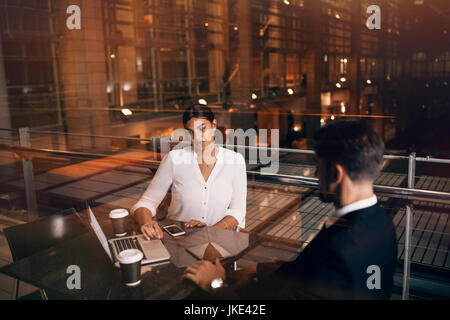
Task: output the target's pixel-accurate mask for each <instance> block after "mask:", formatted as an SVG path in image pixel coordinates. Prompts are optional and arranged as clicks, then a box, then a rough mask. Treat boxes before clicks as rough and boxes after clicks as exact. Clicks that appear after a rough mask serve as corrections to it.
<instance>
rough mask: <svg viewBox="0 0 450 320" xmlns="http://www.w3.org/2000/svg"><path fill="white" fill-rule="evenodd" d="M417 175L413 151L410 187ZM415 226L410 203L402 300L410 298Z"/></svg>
mask: <svg viewBox="0 0 450 320" xmlns="http://www.w3.org/2000/svg"><path fill="white" fill-rule="evenodd" d="M415 177H416V153H415V152H412V153H411V154H410V155H409V159H408V188H409V189H411V188H414V180H415ZM412 226H413V208H412V205H411V204H410V203H408V204H407V205H406V226H405V227H406V230H405V236H406V237H405V254H404V258H403V290H402V300H408V299H409V281H410V272H411V237H412Z"/></svg>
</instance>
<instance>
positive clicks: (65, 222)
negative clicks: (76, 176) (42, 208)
mask: <svg viewBox="0 0 450 320" xmlns="http://www.w3.org/2000/svg"><path fill="white" fill-rule="evenodd" d="M86 232H88V228H87V227H86V226H85V225H84V223H83V222H82V220H81V219H80V217H79V216H78V213H77V212H76V210H75V209H74V208H70V209H66V210H63V211H60V212H58V213H56V214H53V215H51V216H48V217H45V218H41V219H38V220H35V221H32V222H29V223H26V224H22V225H17V226H14V227H9V228H6V229H4V230H3V233H4V235H5V237H6V239H7V241H8V245H9V248H10V250H11V255H12V258H13V261H14V262H16V261H19V260H21V259H23V258H26V257H28V256H31V255H33V254H35V253H37V252H39V251H43V250H46V249H49V248H51V247H53V246H55V245H58V244H60V243H62V242H64V241H67V240H69V239H72V238H74V237H77V236H79V235H81V234H84V233H86ZM14 291H15V298H16V299H18V298H19V280H17V279H16V280H15V289H14ZM39 293H40V297H39ZM21 299H22V300H32V299H43V300H47V299H48V294H47V292H45V291H44V290H42V289H41V290H39V291H35V292H33V293H31V294H29V295H27V296H25V297H23V298H21Z"/></svg>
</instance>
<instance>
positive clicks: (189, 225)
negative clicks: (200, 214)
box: [184, 220, 206, 228]
mask: <svg viewBox="0 0 450 320" xmlns="http://www.w3.org/2000/svg"><path fill="white" fill-rule="evenodd" d="M204 226H206V223H203V222H201V221H198V220H189V221H188V222H186V223H185V224H184V227H185V228H200V227H204Z"/></svg>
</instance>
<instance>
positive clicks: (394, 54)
mask: <svg viewBox="0 0 450 320" xmlns="http://www.w3.org/2000/svg"><path fill="white" fill-rule="evenodd" d="M77 3H78V5H80V6H81V30H68V28H67V27H66V20H67V19H68V18H69V17H70V14H67V13H66V9H67V7H68V6H69V5H72V4H77ZM373 4H376V5H379V6H380V8H381V29H380V30H376V29H374V30H369V29H368V28H367V27H366V20H367V19H368V18H369V16H370V14H368V13H367V12H366V10H367V8H368V7H369V5H373ZM0 16H1V20H0V21H1V28H0V30H1V31H0V34H1V41H0V42H1V46H2V47H1V50H0V60H1V61H2V63H1V64H2V68H0V94H1V97H2V98H1V99H2V100H1V101H0V106H1V114H2V116H1V121H2V122H1V127H3V128H20V127H32V128H46V129H50V128H51V129H52V130H53V129H55V130H60V131H63V132H68V133H87V134H110V133H112V132H114V134H115V135H120V136H126V137H140V138H148V137H152V136H155V135H161V134H170V132H171V130H172V129H173V128H175V127H179V125H180V123H179V122H177V120H176V119H177V118H176V117H174V118H173V119H172V118H171V117H170V116H172V115H178V114H179V112H180V111H181V110H183V109H184V108H185V107H186V106H187V105H189V104H192V103H193V102H199V100H200V99H201V100H200V102H203V103H207V104H208V105H209V106H211V107H213V108H215V109H216V110H217V113H218V114H220V117H219V120H221V121H219V124H220V125H221V126H224V127H227V128H243V129H248V128H266V129H270V128H279V129H280V130H281V132H280V143H281V145H282V146H295V147H296V148H306V147H307V146H308V139H309V138H311V135H312V133H313V132H314V131H315V130H316V129H317V128H318V127H319V126H321V125H324V124H326V123H328V122H330V121H335V120H339V119H341V118H343V117H355V118H361V117H367V118H370V119H372V120H373V121H374V122H375V123H376V125H377V127H378V128H379V130H380V131H381V132H382V133H383V136H384V138H385V140H386V142H387V143H388V146H389V147H390V148H393V149H411V150H414V151H417V152H423V153H438V154H448V152H449V149H450V148H449V147H450V145H449V141H450V139H449V138H450V137H449V131H450V130H449V126H448V123H449V112H448V109H449V108H450V98H449V94H448V92H450V91H449V74H450V41H449V37H450V35H449V31H450V30H449V29H450V3H449V1H446V0H382V1H365V0H314V1H313V0H309V1H308V0H289V1H288V0H284V1H283V0H153V1H151V0H132V1H114V0H109V1H100V0H93V1H87V2H86V1H64V0H14V1H12V0H1V1H0ZM157 117H165V118H166V119H167V123H166V125H165V126H164V127H165V130H164V132H160V131H159V130H158V128H153V126H152V122H154V120H155V119H156V118H157ZM167 117H169V118H167ZM4 134H5V133H4ZM436 137H440V138H439V139H436ZM444 138H445V139H444ZM67 143H69V144H70V141H68V142H67ZM73 144H74V145H73V146H72V145H70V146H68V147H69V148H70V149H77V146H76V145H75V144H76V142H73ZM78 147H81V146H78ZM93 147H100V146H93ZM115 147H117V148H120V146H115Z"/></svg>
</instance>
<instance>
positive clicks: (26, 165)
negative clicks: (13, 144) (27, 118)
mask: <svg viewBox="0 0 450 320" xmlns="http://www.w3.org/2000/svg"><path fill="white" fill-rule="evenodd" d="M19 141H20V145H21V146H22V147H25V148H31V143H30V128H20V129H19ZM22 166H23V179H24V184H25V197H26V201H27V210H28V221H33V220H36V219H37V218H38V217H39V212H38V207H37V201H36V190H35V189H34V174H33V160H32V159H27V158H24V159H23V160H22Z"/></svg>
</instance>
